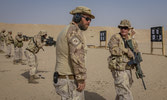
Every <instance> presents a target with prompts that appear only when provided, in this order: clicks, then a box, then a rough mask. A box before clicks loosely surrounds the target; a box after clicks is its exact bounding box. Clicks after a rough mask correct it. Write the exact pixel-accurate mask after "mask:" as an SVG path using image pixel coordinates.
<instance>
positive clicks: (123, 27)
mask: <svg viewBox="0 0 167 100" xmlns="http://www.w3.org/2000/svg"><path fill="white" fill-rule="evenodd" d="M120 29H121V30H122V29H125V30H127V29H129V28H128V27H120Z"/></svg>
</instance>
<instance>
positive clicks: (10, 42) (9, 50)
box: [5, 30, 14, 58]
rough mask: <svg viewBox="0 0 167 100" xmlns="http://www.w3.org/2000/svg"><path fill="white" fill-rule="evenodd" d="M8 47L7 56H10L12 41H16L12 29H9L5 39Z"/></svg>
mask: <svg viewBox="0 0 167 100" xmlns="http://www.w3.org/2000/svg"><path fill="white" fill-rule="evenodd" d="M5 43H6V47H7V54H6V57H7V58H10V57H11V53H12V43H14V40H13V37H12V31H11V30H10V31H8V34H7V36H6V39H5Z"/></svg>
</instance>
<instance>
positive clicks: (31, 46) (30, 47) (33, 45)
mask: <svg viewBox="0 0 167 100" xmlns="http://www.w3.org/2000/svg"><path fill="white" fill-rule="evenodd" d="M26 50H28V51H30V52H32V53H33V54H36V53H38V52H39V50H40V48H38V47H37V44H36V42H35V40H34V38H31V39H30V42H29V43H28V47H27V48H26Z"/></svg>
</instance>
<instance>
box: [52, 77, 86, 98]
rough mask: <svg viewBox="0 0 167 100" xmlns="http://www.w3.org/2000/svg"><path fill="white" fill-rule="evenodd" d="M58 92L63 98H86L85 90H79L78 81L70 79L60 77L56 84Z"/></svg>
mask: <svg viewBox="0 0 167 100" xmlns="http://www.w3.org/2000/svg"><path fill="white" fill-rule="evenodd" d="M54 86H55V89H56V92H57V94H58V95H60V96H61V100H85V97H84V91H82V92H78V91H77V90H76V89H77V85H76V82H75V81H74V80H70V79H68V77H67V79H60V78H59V79H58V82H57V83H56V84H54Z"/></svg>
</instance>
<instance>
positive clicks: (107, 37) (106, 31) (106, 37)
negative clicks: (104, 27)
mask: <svg viewBox="0 0 167 100" xmlns="http://www.w3.org/2000/svg"><path fill="white" fill-rule="evenodd" d="M107 40H108V34H107V31H106V42H105V48H106V49H107Z"/></svg>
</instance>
